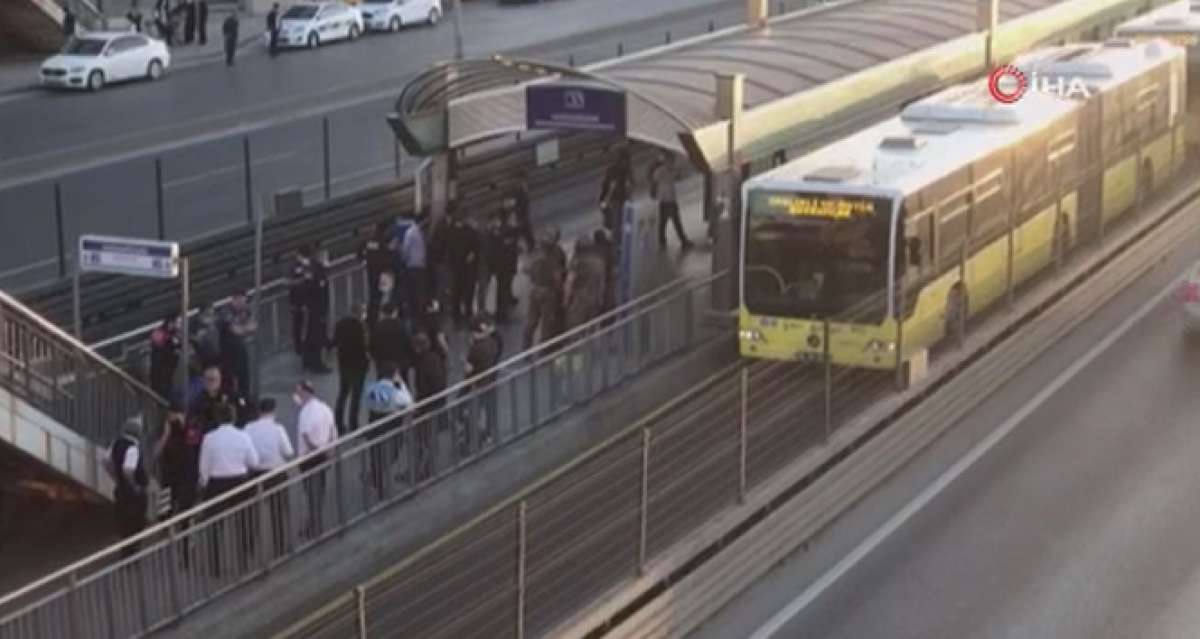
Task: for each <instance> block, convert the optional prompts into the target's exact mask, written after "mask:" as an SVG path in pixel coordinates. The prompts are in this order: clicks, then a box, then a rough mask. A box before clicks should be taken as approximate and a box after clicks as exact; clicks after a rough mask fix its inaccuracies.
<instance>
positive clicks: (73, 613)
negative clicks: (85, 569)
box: [67, 571, 116, 637]
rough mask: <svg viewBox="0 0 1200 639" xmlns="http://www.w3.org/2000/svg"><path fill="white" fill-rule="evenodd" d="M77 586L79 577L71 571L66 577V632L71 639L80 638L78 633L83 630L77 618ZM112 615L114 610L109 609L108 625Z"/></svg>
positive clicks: (114, 612)
mask: <svg viewBox="0 0 1200 639" xmlns="http://www.w3.org/2000/svg"><path fill="white" fill-rule="evenodd" d="M78 586H79V577H78V576H77V575H76V574H75V572H74V571H71V574H70V575H67V630H68V631H69V632H70V636H72V637H78V636H80V633H79V631H80V630H81V629H82V628H83V624H81V623H80V622H81V621H82V620H81V619H79V618H78V617H79V601H78V598H79V591H78V590H77V588H78ZM114 614H116V611H115V610H111V609H110V610H108V617H109V622H110V623H111V622H112V616H113V615H114Z"/></svg>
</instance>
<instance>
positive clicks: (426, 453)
mask: <svg viewBox="0 0 1200 639" xmlns="http://www.w3.org/2000/svg"><path fill="white" fill-rule="evenodd" d="M413 353H414V356H415V357H416V365H415V366H414V368H415V369H416V378H417V379H416V382H417V396H416V400H417V403H418V404H420V405H421V408H420V410H419V412H418V413H417V417H416V423H417V424H419V425H418V426H417V443H418V445H419V447H420V450H421V456H420V459H421V463H420V464H419V465H418V469H419V471H420V478H422V479H423V478H425V477H429V476H430V475H432V474H433V467H432V466H433V463H434V460H436V459H437V441H438V435H437V433H440V432H441V431H443V430H445V428H446V424H447V423H448V421H447V418H446V412H445V411H444V410H443V408H444V407H445V405H446V398H444V397H442V398H439V399H438V400H436V401H428V402H427V401H426V400H429V399H430V398H432V397H434V396H436V395H438V394H439V393H441V392H442V391H444V390H446V386H447V384H448V380H447V372H446V354H445V352H443V351H442V350H441V349H440V348H438V347H437V346H436V345H435V344H434V341H433V340H432V339H430V337H429V335H428V334H426V333H424V332H417V333H415V334H414V335H413Z"/></svg>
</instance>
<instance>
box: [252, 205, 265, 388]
mask: <svg viewBox="0 0 1200 639" xmlns="http://www.w3.org/2000/svg"><path fill="white" fill-rule="evenodd" d="M263 213H264V212H263V210H262V209H259V210H258V214H257V215H255V216H254V299H253V300H252V301H251V304H252V307H251V313H252V314H253V317H254V353H253V357H254V368H253V372H254V374H253V375H252V376H251V379H250V384H249V386H250V388H251V389H252V390H253V391H254V395H255V396H257V394H258V392H259V390H261V389H260V387H259V380H260V379H262V377H261V373H262V334H261V333H260V332H259V330H258V327H259V326H260V325H261V323H262V320H261V317H260V316H259V313H260V312H261V310H260V309H261V306H260V304H259V301H260V300H261V299H262V290H263V288H262V286H263V281H262V280H263Z"/></svg>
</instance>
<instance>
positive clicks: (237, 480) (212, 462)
mask: <svg viewBox="0 0 1200 639" xmlns="http://www.w3.org/2000/svg"><path fill="white" fill-rule="evenodd" d="M213 416H214V417H215V418H216V422H217V423H218V424H220V426H218V427H217V428H216V429H214V430H212V431H209V432H208V433H207V434H206V435H204V440H203V441H202V442H200V486H201V488H202V489H203V491H204V499H205V500H206V501H207V500H211V499H216V498H218V497H220V496H221V495H223V494H225V493H227V492H229V491H231V490H234V489H236V488H237V487H238V486H240V485H242V484H243V483H245V482H246V481H247V480H248V479H250V471H251V469H253V468H254V467H255V466H257V465H258V452H257V451H256V450H254V444H253V443H252V442H251V441H250V438H249V437H248V436H247V435H246V433H244V432H242V431H240V430H238V428H237V427H236V426H234V425H233V421H234V412H233V406H230V405H229V404H218V405H217V406H216V407H215V408H214V409H213ZM246 497H247V495H238V496H236V497H232V498H230V499H225V500H222V501H221V503H220V504H219V505H217V506H216V507H215V508H213V509H211V510H210V511H209V512H210V514H209V516H210V517H217V518H218V520H217V521H215V522H213V523H212V524H211V528H210V529H211V531H212V533H211V534H212V538H211V541H210V544H209V546H210V556H211V559H212V569H213V574H215V575H218V576H219V575H220V574H221V570H222V568H223V566H222V564H221V546H222V545H223V543H224V541H225V540H224V534H223V533H224V530H223V529H224V521H223V520H224V519H225V516H224V512H225V511H227V510H229V509H231V508H233V507H234V506H236V505H237V504H238V503H239V502H241V501H242V500H243V499H245V498H246ZM251 512H252V511H251ZM235 517H236V518H237V520H238V521H237V522H236V523H237V535H238V537H239V542H240V543H239V544H238V545H239V547H240V548H241V551H242V552H241V555H240V559H241V561H242V563H243V565H244V564H245V562H246V560H247V559H248V558H249V557H250V556H251V554H252V553H253V545H254V531H253V529H252V526H251V525H250V518H249V516H248V513H247V512H246V511H242V512H239V513H237V514H236V515H235Z"/></svg>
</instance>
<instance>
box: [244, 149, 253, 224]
mask: <svg viewBox="0 0 1200 639" xmlns="http://www.w3.org/2000/svg"><path fill="white" fill-rule="evenodd" d="M242 163H243V166H244V167H245V182H246V184H245V189H246V224H253V223H254V188H253V186H254V181H253V176H252V175H251V174H250V136H249V135H244V136H242Z"/></svg>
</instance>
